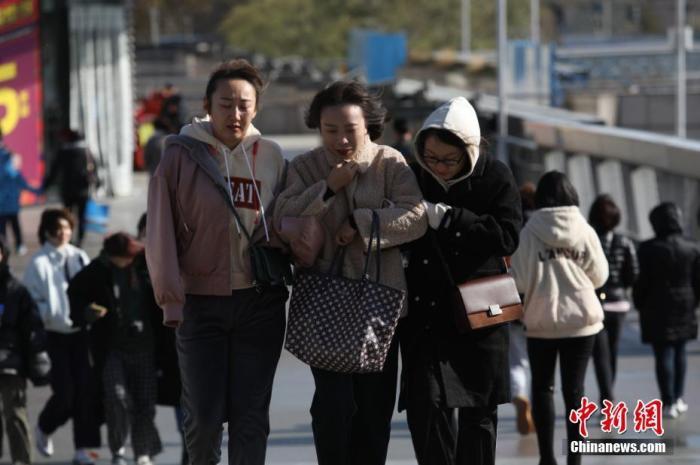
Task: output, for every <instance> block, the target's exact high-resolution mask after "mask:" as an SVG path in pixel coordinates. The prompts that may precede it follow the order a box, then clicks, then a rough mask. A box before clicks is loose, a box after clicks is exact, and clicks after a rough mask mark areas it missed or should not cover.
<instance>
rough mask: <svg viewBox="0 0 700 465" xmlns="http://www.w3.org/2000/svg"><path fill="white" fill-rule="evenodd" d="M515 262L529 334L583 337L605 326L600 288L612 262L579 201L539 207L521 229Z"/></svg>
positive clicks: (513, 261) (548, 337) (513, 267)
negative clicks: (572, 203)
mask: <svg viewBox="0 0 700 465" xmlns="http://www.w3.org/2000/svg"><path fill="white" fill-rule="evenodd" d="M511 264H512V271H513V275H514V277H515V281H516V283H517V286H518V291H519V292H521V293H523V294H524V295H525V316H524V318H523V323H524V324H525V330H526V334H527V336H528V337H533V338H545V339H553V338H568V337H582V336H590V335H593V334H596V333H598V332H599V331H600V330H601V329H602V328H603V309H602V307H601V305H600V302H599V300H598V297H597V296H596V292H595V290H596V289H597V288H599V287H601V286H602V285H603V284H604V283H605V281H606V280H607V279H608V262H607V260H606V258H605V253H604V252H603V248H602V247H601V245H600V240H599V239H598V235H597V234H596V232H595V231H594V230H593V228H592V227H591V226H590V225H589V224H588V223H587V222H586V219H585V218H584V217H583V215H581V212H580V210H579V208H578V207H575V206H571V207H554V208H542V209H539V210H537V211H535V212H534V213H533V215H532V217H531V218H530V220H529V221H528V222H527V223H526V224H525V227H524V228H523V229H522V231H521V232H520V246H519V247H518V250H517V251H516V252H515V253H514V254H513V256H512V260H511Z"/></svg>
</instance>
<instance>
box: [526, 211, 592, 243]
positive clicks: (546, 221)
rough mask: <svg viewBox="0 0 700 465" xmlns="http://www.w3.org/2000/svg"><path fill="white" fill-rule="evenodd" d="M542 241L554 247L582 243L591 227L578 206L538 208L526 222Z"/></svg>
mask: <svg viewBox="0 0 700 465" xmlns="http://www.w3.org/2000/svg"><path fill="white" fill-rule="evenodd" d="M525 228H526V229H530V230H531V231H532V232H533V234H534V235H535V236H536V237H537V238H538V239H539V240H541V241H542V242H544V243H545V244H547V245H550V246H552V247H571V246H575V245H577V244H580V243H581V240H582V239H583V238H584V237H585V235H586V231H588V230H589V229H590V228H591V227H590V226H589V224H588V222H587V221H586V219H585V218H584V217H583V215H582V214H581V211H580V210H579V208H578V207H575V206H571V207H552V208H541V209H539V210H536V211H535V212H534V213H533V214H532V216H531V217H530V220H529V221H528V222H527V223H526V224H525Z"/></svg>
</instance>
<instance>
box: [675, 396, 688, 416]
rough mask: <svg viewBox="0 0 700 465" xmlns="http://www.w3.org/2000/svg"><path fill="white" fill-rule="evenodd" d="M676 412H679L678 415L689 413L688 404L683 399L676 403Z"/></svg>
mask: <svg viewBox="0 0 700 465" xmlns="http://www.w3.org/2000/svg"><path fill="white" fill-rule="evenodd" d="M676 410H678V413H680V414H683V413H685V412H687V411H688V404H686V403H685V401H684V400H683V399H678V400H677V401H676Z"/></svg>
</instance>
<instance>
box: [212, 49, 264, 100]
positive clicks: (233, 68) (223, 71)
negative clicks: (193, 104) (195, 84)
mask: <svg viewBox="0 0 700 465" xmlns="http://www.w3.org/2000/svg"><path fill="white" fill-rule="evenodd" d="M224 79H225V80H229V79H242V80H244V81H247V82H248V83H250V85H251V86H253V88H254V89H255V108H258V103H259V102H260V94H262V92H263V88H264V87H265V81H264V80H263V77H262V75H261V74H260V71H258V69H257V68H256V67H255V66H253V65H251V64H250V63H249V62H248V60H245V59H243V58H238V59H235V60H230V61H226V62H224V63H221V64H220V65H219V66H217V67H216V69H214V71H212V73H211V75H209V81H208V82H207V89H206V91H205V97H206V102H207V105H211V97H212V95H214V92H215V91H216V85H217V84H218V82H219V81H221V80H224ZM208 109H209V108H207V110H208Z"/></svg>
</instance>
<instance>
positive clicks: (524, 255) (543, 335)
mask: <svg viewBox="0 0 700 465" xmlns="http://www.w3.org/2000/svg"><path fill="white" fill-rule="evenodd" d="M578 204H579V200H578V194H577V192H576V189H574V186H573V185H572V184H571V182H569V180H568V179H567V177H566V176H565V175H564V174H562V173H560V172H558V171H550V172H548V173H546V174H545V175H544V176H542V178H541V179H540V181H539V183H538V184H537V191H536V193H535V206H536V207H537V211H535V212H534V213H533V214H532V216H531V217H530V220H529V221H528V222H527V223H526V224H525V227H524V228H523V230H522V232H521V233H520V247H519V248H518V250H517V251H516V252H515V253H514V254H513V257H512V261H511V263H512V266H513V275H514V277H515V280H516V283H517V286H518V290H519V291H520V292H521V293H522V294H524V295H525V309H524V317H523V322H524V324H525V334H526V336H527V349H528V355H529V357H530V369H531V372H532V415H533V418H534V421H535V429H536V430H537V444H538V446H539V450H540V465H553V464H556V463H557V460H556V458H555V452H554V451H555V450H557V449H558V446H555V444H554V419H555V412H554V374H555V368H556V365H557V358H559V368H560V371H561V390H562V394H563V396H564V405H565V407H566V412H567V413H568V412H569V411H571V410H574V409H577V408H579V406H580V403H581V397H583V395H584V380H585V377H586V368H587V366H588V361H589V360H590V358H591V354H592V352H593V344H594V342H595V337H596V334H598V332H600V330H602V329H603V309H602V307H601V305H600V301H599V300H598V297H597V295H596V291H595V290H596V289H598V288H600V287H601V286H602V285H603V284H604V283H605V281H606V280H607V279H608V262H607V260H606V258H605V253H604V252H603V248H602V247H601V245H600V240H599V239H598V235H597V234H596V232H595V231H594V230H593V228H592V227H591V226H590V225H589V224H588V222H586V219H585V218H584V217H583V215H582V214H581V212H580V210H579V208H578ZM566 433H567V440H568V441H569V443H571V441H576V440H581V439H582V438H581V436H580V434H579V431H578V425H577V424H576V423H574V422H570V421H567V422H566ZM566 462H567V464H568V465H578V464H580V463H581V455H580V454H576V453H572V452H571V451H568V453H567V460H566Z"/></svg>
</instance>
